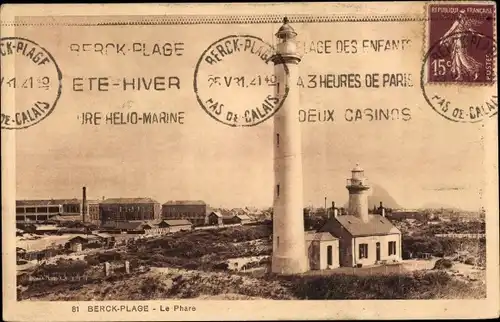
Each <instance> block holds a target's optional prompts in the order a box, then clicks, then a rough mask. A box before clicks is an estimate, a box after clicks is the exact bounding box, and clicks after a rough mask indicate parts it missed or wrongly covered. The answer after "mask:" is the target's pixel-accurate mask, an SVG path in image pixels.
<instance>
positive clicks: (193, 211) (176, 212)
mask: <svg viewBox="0 0 500 322" xmlns="http://www.w3.org/2000/svg"><path fill="white" fill-rule="evenodd" d="M207 208H208V207H207V204H206V203H205V202H204V201H202V200H170V201H167V202H165V203H164V204H163V205H162V209H161V216H162V218H163V219H167V220H171V219H186V220H189V221H190V222H191V223H193V225H197V226H200V225H205V224H206V223H207V221H208V216H207V215H208V214H209V213H208V212H207V211H208V209H207Z"/></svg>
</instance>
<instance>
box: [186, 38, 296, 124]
mask: <svg viewBox="0 0 500 322" xmlns="http://www.w3.org/2000/svg"><path fill="white" fill-rule="evenodd" d="M279 59H280V57H279V55H277V54H276V53H275V50H274V49H273V46H271V45H270V44H268V43H266V42H264V41H263V40H262V39H260V38H258V37H255V36H252V35H230V36H227V37H224V38H221V39H219V40H217V41H215V42H214V43H212V44H211V45H210V46H208V48H207V49H206V50H205V51H204V52H203V53H202V55H201V56H200V58H199V60H198V62H197V64H196V68H195V72H194V81H193V87H194V92H195V94H196V98H197V100H198V103H199V104H200V106H201V107H202V108H203V110H204V111H205V112H206V113H207V114H208V115H210V116H211V117H212V118H213V119H215V120H217V121H218V122H221V123H223V124H225V125H228V126H231V127H237V126H241V127H248V126H255V125H257V124H260V123H262V122H265V121H266V120H267V119H269V118H271V117H272V116H273V115H274V114H275V113H276V112H277V111H278V110H279V109H280V108H281V106H282V105H283V102H284V101H285V99H286V97H287V95H288V91H289V88H288V84H287V82H286V81H285V80H280V79H278V76H277V75H275V73H274V64H273V61H276V60H279ZM283 69H284V71H285V73H284V74H282V75H284V77H285V78H288V75H289V71H288V68H287V67H286V64H283ZM232 83H237V84H238V86H231V84H232Z"/></svg>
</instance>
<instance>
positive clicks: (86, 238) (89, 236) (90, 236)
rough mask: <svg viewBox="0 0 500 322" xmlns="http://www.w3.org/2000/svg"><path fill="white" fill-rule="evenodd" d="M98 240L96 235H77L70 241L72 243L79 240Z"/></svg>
mask: <svg viewBox="0 0 500 322" xmlns="http://www.w3.org/2000/svg"><path fill="white" fill-rule="evenodd" d="M96 238H97V236H94V235H76V236H75V237H73V238H70V239H69V240H68V241H69V242H71V241H74V240H78V239H84V240H90V239H96Z"/></svg>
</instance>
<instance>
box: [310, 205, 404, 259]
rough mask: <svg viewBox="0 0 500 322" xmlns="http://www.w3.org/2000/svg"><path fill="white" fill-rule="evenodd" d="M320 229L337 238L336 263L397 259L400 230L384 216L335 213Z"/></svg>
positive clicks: (399, 254)
mask: <svg viewBox="0 0 500 322" xmlns="http://www.w3.org/2000/svg"><path fill="white" fill-rule="evenodd" d="M320 231H321V232H329V233H331V234H332V235H333V236H335V237H337V238H338V240H339V253H340V254H339V260H340V266H348V267H354V266H367V265H375V264H383V263H392V262H399V261H401V255H402V248H401V247H402V244H401V232H400V231H399V230H398V229H397V228H396V227H395V226H394V225H393V224H392V223H391V222H390V221H389V220H388V219H387V218H386V217H384V216H381V215H368V216H366V218H359V217H357V216H352V215H344V216H335V217H332V218H330V219H329V220H328V221H327V223H326V224H325V225H324V226H323V227H322V228H321V229H320Z"/></svg>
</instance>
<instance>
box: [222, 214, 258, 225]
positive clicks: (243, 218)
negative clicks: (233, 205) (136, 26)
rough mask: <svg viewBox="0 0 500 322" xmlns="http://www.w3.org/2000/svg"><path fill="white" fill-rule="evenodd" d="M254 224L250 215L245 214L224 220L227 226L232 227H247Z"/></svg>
mask: <svg viewBox="0 0 500 322" xmlns="http://www.w3.org/2000/svg"><path fill="white" fill-rule="evenodd" d="M252 222H253V220H252V218H250V217H249V216H248V215H245V214H237V215H233V216H230V217H229V216H228V217H225V218H223V223H224V224H226V225H231V224H240V225H247V224H250V223H252Z"/></svg>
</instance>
